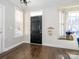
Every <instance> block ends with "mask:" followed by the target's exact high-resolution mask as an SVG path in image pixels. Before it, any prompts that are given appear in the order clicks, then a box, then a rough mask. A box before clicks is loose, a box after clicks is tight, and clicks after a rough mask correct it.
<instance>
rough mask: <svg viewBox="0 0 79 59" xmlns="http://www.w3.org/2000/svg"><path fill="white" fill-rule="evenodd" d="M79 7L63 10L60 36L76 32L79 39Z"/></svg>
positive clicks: (61, 12)
mask: <svg viewBox="0 0 79 59" xmlns="http://www.w3.org/2000/svg"><path fill="white" fill-rule="evenodd" d="M78 8H79V7H72V8H71V7H70V8H65V9H62V10H61V11H60V12H59V15H60V36H62V35H66V32H68V31H70V32H74V33H75V34H76V36H77V37H79V9H78Z"/></svg>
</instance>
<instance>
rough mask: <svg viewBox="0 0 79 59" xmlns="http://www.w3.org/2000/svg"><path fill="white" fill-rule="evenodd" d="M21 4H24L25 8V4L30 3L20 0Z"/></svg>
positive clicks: (28, 0)
mask: <svg viewBox="0 0 79 59" xmlns="http://www.w3.org/2000/svg"><path fill="white" fill-rule="evenodd" d="M20 2H21V4H25V5H26V6H27V4H28V3H29V2H30V0H20Z"/></svg>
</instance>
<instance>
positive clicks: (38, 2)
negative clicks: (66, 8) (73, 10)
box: [11, 0, 79, 11]
mask: <svg viewBox="0 0 79 59" xmlns="http://www.w3.org/2000/svg"><path fill="white" fill-rule="evenodd" d="M11 1H12V2H13V3H14V4H16V5H18V6H21V7H25V6H24V5H21V3H20V1H19V0H11ZM30 1H31V2H30V3H29V4H28V7H30V9H31V10H33V11H38V10H40V9H43V8H51V7H54V6H62V5H73V4H79V0H30Z"/></svg>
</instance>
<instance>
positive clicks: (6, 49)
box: [3, 41, 26, 52]
mask: <svg viewBox="0 0 79 59" xmlns="http://www.w3.org/2000/svg"><path fill="white" fill-rule="evenodd" d="M22 43H26V42H25V41H22V42H20V43H17V44H15V45H12V46H11V47H8V48H5V49H4V51H3V52H5V51H8V50H10V49H13V48H14V47H16V46H18V45H20V44H22Z"/></svg>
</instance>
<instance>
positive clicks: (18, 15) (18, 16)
mask: <svg viewBox="0 0 79 59" xmlns="http://www.w3.org/2000/svg"><path fill="white" fill-rule="evenodd" d="M20 36H23V12H22V11H21V10H20V9H18V8H15V37H20Z"/></svg>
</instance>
